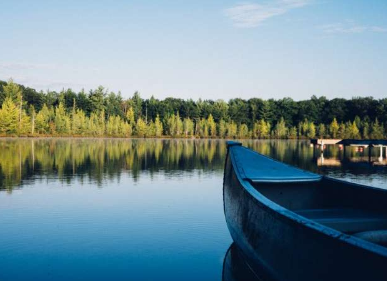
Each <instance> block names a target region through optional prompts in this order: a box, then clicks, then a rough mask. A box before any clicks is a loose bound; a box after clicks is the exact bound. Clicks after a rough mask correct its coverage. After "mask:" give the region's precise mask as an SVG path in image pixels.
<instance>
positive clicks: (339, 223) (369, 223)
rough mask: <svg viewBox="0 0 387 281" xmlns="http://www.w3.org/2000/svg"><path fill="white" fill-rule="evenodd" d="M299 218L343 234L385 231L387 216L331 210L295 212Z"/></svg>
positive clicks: (355, 211)
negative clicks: (301, 217)
mask: <svg viewBox="0 0 387 281" xmlns="http://www.w3.org/2000/svg"><path fill="white" fill-rule="evenodd" d="M295 213H297V214H298V215H300V216H303V217H305V218H308V219H311V220H313V221H315V222H317V223H320V224H323V225H325V226H328V227H331V228H333V229H336V230H339V231H341V232H345V233H358V232H365V231H371V230H385V229H387V216H386V215H381V214H377V213H373V212H369V211H364V210H358V209H349V208H332V209H307V210H298V211H295Z"/></svg>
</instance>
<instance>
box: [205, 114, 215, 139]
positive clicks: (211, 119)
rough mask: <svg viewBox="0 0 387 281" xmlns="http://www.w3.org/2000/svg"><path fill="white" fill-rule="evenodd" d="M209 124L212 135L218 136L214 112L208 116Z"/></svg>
mask: <svg viewBox="0 0 387 281" xmlns="http://www.w3.org/2000/svg"><path fill="white" fill-rule="evenodd" d="M207 126H208V129H209V133H210V136H211V137H216V123H215V121H214V118H213V117H212V114H210V115H209V116H208V118H207Z"/></svg>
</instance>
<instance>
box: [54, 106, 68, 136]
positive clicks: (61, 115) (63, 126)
mask: <svg viewBox="0 0 387 281" xmlns="http://www.w3.org/2000/svg"><path fill="white" fill-rule="evenodd" d="M55 131H56V133H58V134H59V135H66V134H68V133H69V132H70V118H69V117H68V116H67V114H66V111H65V108H64V106H63V103H61V102H60V103H59V105H58V106H57V107H56V108H55Z"/></svg>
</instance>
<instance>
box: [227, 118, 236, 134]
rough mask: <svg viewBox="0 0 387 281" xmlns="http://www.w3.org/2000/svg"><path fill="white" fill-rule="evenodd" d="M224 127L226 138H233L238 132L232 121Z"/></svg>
mask: <svg viewBox="0 0 387 281" xmlns="http://www.w3.org/2000/svg"><path fill="white" fill-rule="evenodd" d="M226 127H227V137H228V138H235V137H236V136H237V132H238V126H237V124H235V123H234V121H231V122H230V123H227V126H226Z"/></svg>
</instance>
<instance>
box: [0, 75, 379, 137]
mask: <svg viewBox="0 0 387 281" xmlns="http://www.w3.org/2000/svg"><path fill="white" fill-rule="evenodd" d="M0 104H1V109H0V136H31V137H33V136H74V137H174V138H193V137H195V138H254V139H267V138H278V139H286V138H289V139H291V138H316V137H319V138H352V139H382V138H385V137H386V134H387V133H386V130H385V128H386V125H387V98H384V99H374V98H372V97H354V98H352V99H343V98H335V99H331V100H329V99H327V98H326V97H324V96H321V97H316V96H314V95H313V96H312V97H311V98H310V99H309V100H301V101H295V100H293V99H291V98H283V99H277V100H276V99H269V100H264V99H261V98H251V99H249V100H245V99H241V98H235V99H231V100H229V101H228V102H227V101H224V100H221V99H218V100H201V99H199V100H197V101H194V100H192V99H188V100H184V99H179V98H166V99H164V100H159V99H156V98H154V97H153V96H152V97H151V98H150V99H142V98H141V96H140V94H139V93H138V92H135V93H134V94H133V96H132V97H131V98H128V99H125V98H123V97H122V95H121V93H120V92H118V93H114V92H111V91H109V90H107V89H105V88H104V87H102V86H100V87H98V88H97V89H94V90H90V91H89V92H86V91H85V90H82V91H80V92H74V91H72V90H71V89H63V90H62V91H60V92H56V91H49V90H47V91H45V92H44V91H36V90H35V89H32V88H29V87H25V86H23V85H19V84H17V83H15V82H14V81H13V80H12V79H10V80H8V81H0Z"/></svg>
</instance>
